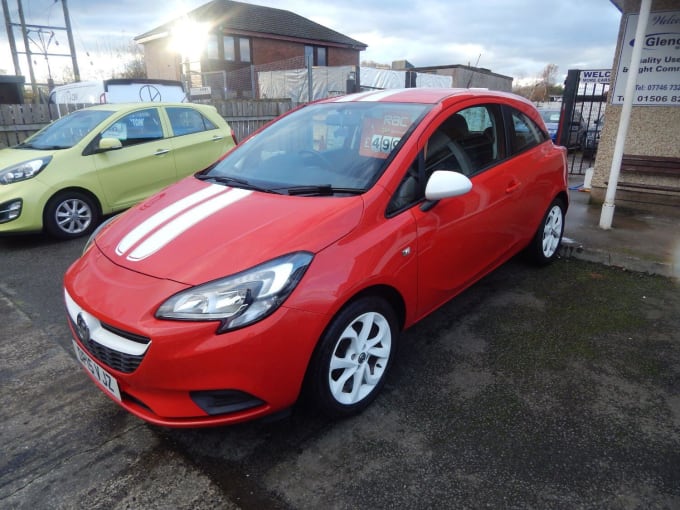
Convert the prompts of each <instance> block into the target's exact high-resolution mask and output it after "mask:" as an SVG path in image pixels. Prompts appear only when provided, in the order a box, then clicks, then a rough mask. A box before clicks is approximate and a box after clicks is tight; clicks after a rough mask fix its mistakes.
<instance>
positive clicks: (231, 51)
mask: <svg viewBox="0 0 680 510" xmlns="http://www.w3.org/2000/svg"><path fill="white" fill-rule="evenodd" d="M222 45H223V47H224V60H229V61H230V62H234V61H235V60H236V46H234V37H232V36H230V35H225V36H224V38H223V43H222Z"/></svg>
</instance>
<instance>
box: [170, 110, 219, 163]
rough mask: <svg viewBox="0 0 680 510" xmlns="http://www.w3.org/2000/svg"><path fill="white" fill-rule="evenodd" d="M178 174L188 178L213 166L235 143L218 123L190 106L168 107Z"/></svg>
mask: <svg viewBox="0 0 680 510" xmlns="http://www.w3.org/2000/svg"><path fill="white" fill-rule="evenodd" d="M165 112H166V113H167V116H168V119H169V122H170V127H171V129H172V132H173V137H172V139H171V143H172V147H173V152H174V156H175V164H176V166H177V173H178V175H179V176H180V177H185V176H187V175H190V174H192V173H194V172H197V171H199V170H203V169H204V168H206V167H208V166H210V165H211V164H213V163H214V162H215V161H217V160H218V159H219V158H220V156H222V154H224V153H225V152H226V151H227V150H228V149H229V148H230V147H231V146H232V143H231V137H230V136H228V134H227V133H226V132H225V131H224V129H220V128H219V127H218V126H217V125H216V123H215V122H213V121H211V120H210V119H208V118H207V117H206V116H205V115H203V114H202V113H201V112H199V111H198V110H196V109H195V108H192V107H190V106H168V107H167V108H165Z"/></svg>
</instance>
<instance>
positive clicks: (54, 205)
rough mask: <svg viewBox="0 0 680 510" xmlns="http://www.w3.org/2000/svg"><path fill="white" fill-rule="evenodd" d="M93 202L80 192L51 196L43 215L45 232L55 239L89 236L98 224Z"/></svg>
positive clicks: (63, 192) (65, 192)
mask: <svg viewBox="0 0 680 510" xmlns="http://www.w3.org/2000/svg"><path fill="white" fill-rule="evenodd" d="M99 217H100V214H99V208H98V207H97V204H96V203H95V201H94V200H93V199H92V198H90V197H89V196H88V195H86V194H85V193H83V192H80V191H62V192H60V193H58V194H56V195H55V196H53V197H52V198H51V199H50V200H49V202H47V205H46V206H45V211H44V213H43V225H44V227H45V231H46V232H47V233H48V234H49V235H51V236H53V237H56V238H57V239H73V238H76V237H80V236H84V235H87V234H90V233H91V232H92V231H93V230H94V228H95V227H96V226H97V224H98V223H99Z"/></svg>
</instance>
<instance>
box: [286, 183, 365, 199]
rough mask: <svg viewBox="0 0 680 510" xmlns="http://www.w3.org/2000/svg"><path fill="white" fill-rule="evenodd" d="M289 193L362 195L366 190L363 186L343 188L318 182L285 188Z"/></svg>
mask: <svg viewBox="0 0 680 510" xmlns="http://www.w3.org/2000/svg"><path fill="white" fill-rule="evenodd" d="M283 189H285V190H286V192H287V193H288V194H289V195H308V196H331V195H342V194H347V195H361V194H362V193H365V192H366V190H365V189H363V188H342V187H339V186H333V185H331V184H317V185H313V186H293V187H290V188H283Z"/></svg>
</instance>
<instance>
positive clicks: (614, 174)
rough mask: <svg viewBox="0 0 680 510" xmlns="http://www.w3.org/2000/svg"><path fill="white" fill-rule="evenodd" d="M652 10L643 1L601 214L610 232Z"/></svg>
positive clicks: (646, 0)
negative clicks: (636, 85) (646, 32)
mask: <svg viewBox="0 0 680 510" xmlns="http://www.w3.org/2000/svg"><path fill="white" fill-rule="evenodd" d="M651 8H652V0H642V3H641V5H640V15H639V16H638V25H637V28H636V30H635V44H633V54H632V55H631V58H630V66H629V68H628V80H627V81H626V89H625V92H624V97H623V108H622V109H621V118H620V119H619V130H618V132H617V133H616V143H615V144H614V156H613V157H612V166H611V169H610V170H609V183H608V184H607V194H606V195H605V198H604V203H603V204H602V213H601V214H600V228H603V229H605V230H609V229H610V228H611V227H612V220H613V219H614V207H615V205H614V199H615V197H616V186H617V185H618V183H619V174H620V173H621V161H622V160H623V149H624V145H625V143H626V135H627V134H628V125H629V124H630V114H631V111H632V109H633V98H634V97H635V84H636V82H637V77H638V71H639V69H640V56H641V55H642V46H643V45H644V38H645V31H646V30H647V22H648V21H649V11H651ZM622 44H626V41H622ZM617 79H618V77H617Z"/></svg>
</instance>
